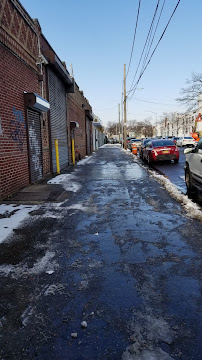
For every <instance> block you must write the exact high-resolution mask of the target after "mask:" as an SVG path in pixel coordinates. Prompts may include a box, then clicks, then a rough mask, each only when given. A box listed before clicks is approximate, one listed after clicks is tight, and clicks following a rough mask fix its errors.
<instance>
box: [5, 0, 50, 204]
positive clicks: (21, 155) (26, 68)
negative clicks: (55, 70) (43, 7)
mask: <svg viewBox="0 0 202 360" xmlns="http://www.w3.org/2000/svg"><path fill="white" fill-rule="evenodd" d="M0 24H1V26H0V64H1V66H0V84H1V86H0V199H1V198H4V197H6V196H8V195H11V194H13V193H15V192H16V191H18V190H19V189H21V188H23V187H24V186H26V185H28V184H29V161H28V150H27V123H26V109H25V106H24V91H26V92H35V93H37V94H39V95H40V96H41V95H42V87H43V97H45V98H46V93H47V91H46V82H45V71H44V68H43V73H44V81H43V82H39V78H38V75H39V73H40V68H39V66H37V64H36V63H37V60H38V35H39V32H40V27H39V26H38V27H37V26H35V23H34V22H33V20H32V19H31V17H30V16H29V14H28V13H27V12H26V10H25V9H24V8H23V7H22V5H21V4H20V3H19V2H18V1H17V0H15V1H13V2H11V1H10V0H1V1H0ZM41 126H42V148H43V174H47V173H49V172H50V156H49V135H48V133H49V132H48V120H47V114H43V116H42V123H41Z"/></svg>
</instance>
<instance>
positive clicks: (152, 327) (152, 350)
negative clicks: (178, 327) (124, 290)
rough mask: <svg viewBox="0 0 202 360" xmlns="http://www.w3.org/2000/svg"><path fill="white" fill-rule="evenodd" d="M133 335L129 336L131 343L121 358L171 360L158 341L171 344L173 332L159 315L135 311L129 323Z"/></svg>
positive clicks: (124, 359) (128, 359)
mask: <svg viewBox="0 0 202 360" xmlns="http://www.w3.org/2000/svg"><path fill="white" fill-rule="evenodd" d="M131 328H132V331H133V335H132V336H131V337H130V339H131V341H132V342H133V344H132V345H130V346H129V347H127V348H126V351H125V352H124V353H123V355H122V360H172V359H173V358H172V357H171V356H170V355H169V354H168V353H166V352H164V351H163V350H162V349H161V347H160V346H159V343H161V342H162V341H163V342H165V343H166V344H171V343H172V342H173V340H174V338H175V336H174V335H175V334H174V332H173V331H172V329H171V328H170V326H169V324H168V323H167V322H166V320H165V319H163V318H162V317H161V316H158V317H156V316H154V315H152V312H151V313H146V314H144V313H141V312H137V313H135V316H134V320H133V322H132V324H131Z"/></svg>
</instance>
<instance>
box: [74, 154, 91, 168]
mask: <svg viewBox="0 0 202 360" xmlns="http://www.w3.org/2000/svg"><path fill="white" fill-rule="evenodd" d="M93 161H94V160H93V159H92V156H85V158H84V159H82V160H80V161H79V162H78V163H77V166H78V165H84V164H86V163H89V162H93Z"/></svg>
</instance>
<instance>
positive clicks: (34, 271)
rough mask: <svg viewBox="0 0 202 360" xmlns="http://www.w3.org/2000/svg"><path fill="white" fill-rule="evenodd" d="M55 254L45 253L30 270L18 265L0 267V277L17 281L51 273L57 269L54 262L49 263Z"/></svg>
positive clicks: (23, 265) (24, 265)
mask: <svg viewBox="0 0 202 360" xmlns="http://www.w3.org/2000/svg"><path fill="white" fill-rule="evenodd" d="M54 256H55V253H54V252H52V251H49V250H48V251H47V252H46V253H45V255H44V256H43V257H42V258H40V259H38V260H37V262H36V263H35V264H34V265H33V267H32V268H29V267H28V266H27V265H26V264H20V265H0V275H3V276H11V277H12V278H13V279H18V278H20V277H21V276H25V275H39V274H41V273H43V272H46V273H50V274H51V273H53V272H54V269H55V268H57V267H58V264H57V263H56V262H55V261H51V260H52V259H53V257H54Z"/></svg>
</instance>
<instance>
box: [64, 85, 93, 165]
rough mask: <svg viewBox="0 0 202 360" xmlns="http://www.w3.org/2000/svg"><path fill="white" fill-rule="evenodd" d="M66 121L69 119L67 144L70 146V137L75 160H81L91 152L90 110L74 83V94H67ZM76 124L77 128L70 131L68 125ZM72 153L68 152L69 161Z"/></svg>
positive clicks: (91, 118) (81, 92)
mask: <svg viewBox="0 0 202 360" xmlns="http://www.w3.org/2000/svg"><path fill="white" fill-rule="evenodd" d="M67 103H68V108H67V109H68V119H69V143H70V144H71V140H72V136H73V137H74V141H75V153H76V159H77V160H79V159H82V158H84V157H85V155H88V154H90V153H91V152H92V150H93V147H92V146H93V145H92V144H93V141H92V120H93V117H92V108H91V106H90V104H89V102H88V100H87V99H86V98H85V97H84V94H83V91H81V90H79V87H78V85H77V84H76V83H75V92H74V94H68V97H67ZM71 122H77V123H78V125H79V127H76V128H75V129H74V130H73V133H72V132H71V130H70V123H71ZM71 155H72V152H71V151H70V161H71Z"/></svg>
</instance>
